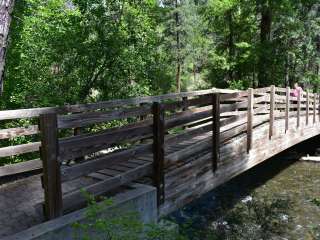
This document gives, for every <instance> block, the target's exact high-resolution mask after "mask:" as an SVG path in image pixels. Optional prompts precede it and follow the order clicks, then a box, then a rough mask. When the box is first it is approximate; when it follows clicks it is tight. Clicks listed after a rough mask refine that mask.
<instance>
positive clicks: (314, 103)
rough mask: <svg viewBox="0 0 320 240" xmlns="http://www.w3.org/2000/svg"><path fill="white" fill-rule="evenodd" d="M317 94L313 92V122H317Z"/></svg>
mask: <svg viewBox="0 0 320 240" xmlns="http://www.w3.org/2000/svg"><path fill="white" fill-rule="evenodd" d="M316 108H317V95H316V94H315V93H313V124H316Z"/></svg>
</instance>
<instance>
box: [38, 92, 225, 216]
mask: <svg viewBox="0 0 320 240" xmlns="http://www.w3.org/2000/svg"><path fill="white" fill-rule="evenodd" d="M215 91H216V90H205V91H197V92H189V93H181V94H170V95H164V96H155V97H144V98H139V99H138V98H136V99H128V100H119V101H118V100H116V101H115V102H116V103H117V104H114V103H113V102H109V105H108V106H112V107H111V108H109V109H106V108H105V107H103V108H102V107H101V108H99V109H96V110H93V109H92V108H91V109H90V111H86V112H85V111H84V108H83V109H82V112H78V113H73V114H67V115H66V114H63V115H62V114H57V113H47V114H43V115H40V127H39V128H40V130H41V142H42V144H41V145H42V146H41V159H42V161H43V167H44V171H43V173H44V174H43V186H44V190H45V214H46V216H47V218H48V219H52V218H55V217H58V216H61V215H62V214H63V212H67V211H70V210H72V209H74V208H77V207H80V206H83V205H84V204H85V203H86V199H85V196H84V195H83V193H82V189H76V190H74V191H72V192H71V193H66V194H63V193H62V185H63V184H65V183H67V182H71V181H73V180H76V179H78V178H80V177H83V176H88V175H89V176H90V175H92V174H95V173H96V172H97V171H100V170H103V169H105V168H107V167H110V166H113V165H114V164H119V163H121V162H125V161H127V160H129V159H132V158H138V157H139V156H142V155H153V162H151V163H150V164H145V165H143V166H142V167H139V168H136V169H133V170H132V171H130V172H128V173H125V175H123V176H121V177H114V178H110V179H106V180H103V181H101V182H98V183H95V184H92V185H90V186H86V187H84V190H85V191H87V192H89V193H90V194H92V195H94V196H99V195H101V194H103V193H105V192H108V191H110V190H113V189H115V188H118V187H119V186H121V185H124V184H127V183H129V182H131V181H134V180H136V179H139V178H141V177H142V176H146V175H150V176H151V177H152V180H153V183H154V185H155V186H156V187H157V189H158V193H159V194H158V196H159V199H158V203H159V204H161V202H162V201H163V198H162V199H161V196H163V194H161V191H162V189H163V186H164V184H163V179H162V178H163V174H164V148H161V146H163V143H164V139H165V138H166V136H167V135H169V133H168V132H167V131H168V130H169V128H173V127H178V126H180V125H188V124H189V123H190V124H191V123H193V124H194V122H195V121H196V120H197V119H200V118H203V117H205V116H207V114H208V113H207V112H205V111H199V112H198V113H195V112H192V111H193V110H192V108H193V107H194V106H198V105H200V106H203V105H205V104H206V102H207V99H208V97H207V96H208V95H211V94H212V93H213V92H215ZM227 92H229V91H227ZM177 99H178V101H177ZM100 106H101V105H100ZM164 106H165V108H166V109H164ZM176 108H178V109H180V110H179V111H180V112H179V111H178V112H177V111H176V110H177V109H176ZM187 108H188V110H187ZM189 108H190V110H189ZM189 111H191V112H189ZM191 113H192V114H191ZM194 114H195V115H194ZM165 115H168V116H170V119H171V121H169V122H168V123H169V124H168V125H167V126H165V125H164V124H165V122H164V117H165ZM210 115H211V114H210ZM189 118H191V120H190V119H189ZM70 129H79V130H78V134H76V135H73V134H71V135H70V131H69V130H70Z"/></svg>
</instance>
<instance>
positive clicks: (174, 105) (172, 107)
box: [163, 95, 211, 111]
mask: <svg viewBox="0 0 320 240" xmlns="http://www.w3.org/2000/svg"><path fill="white" fill-rule="evenodd" d="M210 101H211V100H210V97H209V96H207V95H201V96H200V97H197V98H193V99H188V97H183V98H182V101H177V102H169V103H163V107H164V109H165V111H176V110H179V109H181V110H182V111H187V109H188V108H189V107H195V106H203V105H209V104H210Z"/></svg>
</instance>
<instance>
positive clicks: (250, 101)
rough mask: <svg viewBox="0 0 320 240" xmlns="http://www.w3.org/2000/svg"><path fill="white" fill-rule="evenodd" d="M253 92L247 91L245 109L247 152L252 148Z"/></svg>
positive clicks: (251, 90)
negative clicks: (246, 106) (246, 107)
mask: <svg viewBox="0 0 320 240" xmlns="http://www.w3.org/2000/svg"><path fill="white" fill-rule="evenodd" d="M253 93H254V90H253V89H252V88H250V89H249V90H248V109H247V152H249V151H250V150H251V148H252V142H253V138H252V128H253V115H254V112H253V102H254V95H253Z"/></svg>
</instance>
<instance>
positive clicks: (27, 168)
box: [0, 159, 42, 178]
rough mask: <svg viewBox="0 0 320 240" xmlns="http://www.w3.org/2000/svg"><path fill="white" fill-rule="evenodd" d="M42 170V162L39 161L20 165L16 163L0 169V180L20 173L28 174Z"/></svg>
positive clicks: (30, 161)
mask: <svg viewBox="0 0 320 240" xmlns="http://www.w3.org/2000/svg"><path fill="white" fill-rule="evenodd" d="M41 170H42V162H41V160H40V159H35V160H29V161H26V162H22V163H16V164H11V165H6V166H3V167H0V178H3V177H8V176H15V175H19V174H22V173H29V172H34V171H39V172H40V171H41Z"/></svg>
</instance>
